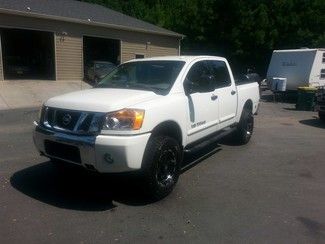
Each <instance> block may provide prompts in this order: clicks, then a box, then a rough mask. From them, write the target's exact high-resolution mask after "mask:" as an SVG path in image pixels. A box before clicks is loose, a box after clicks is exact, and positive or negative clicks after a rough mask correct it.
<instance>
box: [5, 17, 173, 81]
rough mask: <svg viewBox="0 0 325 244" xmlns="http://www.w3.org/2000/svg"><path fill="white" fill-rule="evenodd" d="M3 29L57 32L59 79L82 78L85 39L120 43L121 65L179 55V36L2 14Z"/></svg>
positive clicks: (57, 74)
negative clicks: (139, 57)
mask: <svg viewBox="0 0 325 244" xmlns="http://www.w3.org/2000/svg"><path fill="white" fill-rule="evenodd" d="M0 27H3V28H26V29H34V30H44V31H52V32H54V38H55V53H56V55H55V58H56V79H57V80H80V79H83V36H94V37H103V38H111V39H117V40H120V41H121V61H122V62H125V61H127V60H130V59H133V58H135V55H136V54H143V55H144V56H145V57H154V56H165V55H178V54H179V38H177V37H169V36H163V35H157V34H147V33H140V32H132V31H124V30H118V29H108V28H104V27H97V26H96V27H95V26H90V25H81V24H75V23H68V22H63V21H52V20H45V19H37V18H30V17H23V16H14V15H7V14H0ZM0 66H1V70H2V65H0ZM0 79H1V76H0Z"/></svg>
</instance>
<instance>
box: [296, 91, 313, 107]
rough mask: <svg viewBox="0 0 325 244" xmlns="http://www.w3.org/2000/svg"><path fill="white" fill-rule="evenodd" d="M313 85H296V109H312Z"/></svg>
mask: <svg viewBox="0 0 325 244" xmlns="http://www.w3.org/2000/svg"><path fill="white" fill-rule="evenodd" d="M316 91H317V88H315V87H298V98H297V103H296V109H298V110H304V111H313V110H314V107H315V94H316Z"/></svg>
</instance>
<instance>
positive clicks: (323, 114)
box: [318, 111, 325, 122]
mask: <svg viewBox="0 0 325 244" xmlns="http://www.w3.org/2000/svg"><path fill="white" fill-rule="evenodd" d="M318 116H319V119H320V120H321V121H323V122H325V112H324V111H318Z"/></svg>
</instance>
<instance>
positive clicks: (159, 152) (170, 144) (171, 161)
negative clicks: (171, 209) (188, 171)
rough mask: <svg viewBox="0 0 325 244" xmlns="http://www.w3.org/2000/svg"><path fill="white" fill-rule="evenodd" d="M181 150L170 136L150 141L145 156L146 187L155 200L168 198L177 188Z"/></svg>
mask: <svg viewBox="0 0 325 244" xmlns="http://www.w3.org/2000/svg"><path fill="white" fill-rule="evenodd" d="M180 164H181V149H180V145H179V143H178V142H177V141H176V140H175V139H173V138H171V137H168V136H156V137H153V138H151V139H150V140H149V142H148V145H147V148H146V151H145V156H144V161H143V165H144V172H143V173H144V184H145V185H144V187H145V188H146V190H147V193H149V194H150V196H151V197H153V198H154V199H161V198H163V197H165V196H167V195H168V194H169V193H170V192H171V191H172V190H173V189H174V187H175V185H176V183H177V181H178V177H179V174H180Z"/></svg>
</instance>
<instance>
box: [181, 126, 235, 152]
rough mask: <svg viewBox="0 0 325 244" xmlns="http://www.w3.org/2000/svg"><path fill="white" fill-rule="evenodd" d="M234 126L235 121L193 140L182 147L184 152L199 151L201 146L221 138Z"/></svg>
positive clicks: (232, 129)
mask: <svg viewBox="0 0 325 244" xmlns="http://www.w3.org/2000/svg"><path fill="white" fill-rule="evenodd" d="M236 128H237V123H236V124H233V125H231V126H229V127H226V128H224V129H222V130H220V131H217V132H216V133H213V134H211V135H208V136H206V137H203V138H201V139H199V140H197V141H195V142H192V143H190V144H189V145H187V146H186V147H185V148H184V153H193V152H195V151H199V150H201V149H202V148H204V147H206V146H208V145H209V144H212V143H214V142H216V141H218V140H220V139H221V138H223V137H225V136H227V135H229V134H230V133H232V132H234V131H235V130H236Z"/></svg>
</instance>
